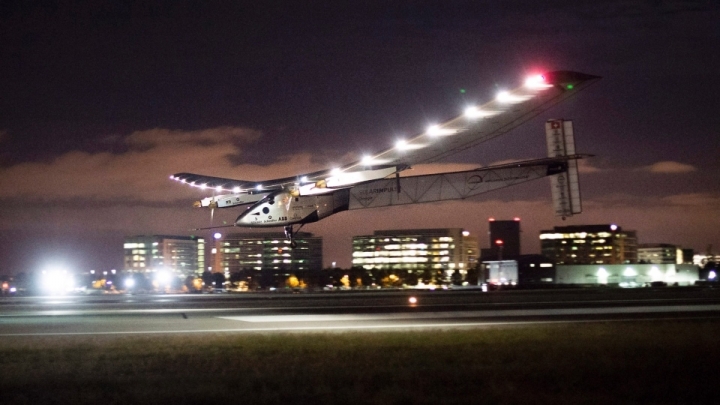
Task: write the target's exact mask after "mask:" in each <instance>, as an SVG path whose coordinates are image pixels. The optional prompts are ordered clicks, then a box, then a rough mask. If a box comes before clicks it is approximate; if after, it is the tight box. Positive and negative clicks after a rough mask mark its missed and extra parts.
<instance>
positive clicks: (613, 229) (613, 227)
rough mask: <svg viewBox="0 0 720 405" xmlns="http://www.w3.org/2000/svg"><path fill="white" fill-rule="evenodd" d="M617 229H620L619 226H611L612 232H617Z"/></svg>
mask: <svg viewBox="0 0 720 405" xmlns="http://www.w3.org/2000/svg"><path fill="white" fill-rule="evenodd" d="M617 228H618V227H617V225H615V224H612V225H610V230H612V231H616V230H617Z"/></svg>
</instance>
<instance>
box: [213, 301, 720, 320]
mask: <svg viewBox="0 0 720 405" xmlns="http://www.w3.org/2000/svg"><path fill="white" fill-rule="evenodd" d="M709 311H720V305H679V306H675V305H673V306H670V305H665V306H656V307H614V308H613V307H610V308H557V309H508V310H493V311H455V312H413V313H410V312H408V313H394V314H357V315H353V314H338V315H332V314H327V315H326V314H321V315H250V316H218V317H217V318H219V319H227V320H231V321H242V322H250V323H279V322H283V323H284V322H345V321H383V320H384V321H390V320H400V319H438V318H442V319H457V318H497V317H516V316H562V315H606V314H649V313H671V312H709Z"/></svg>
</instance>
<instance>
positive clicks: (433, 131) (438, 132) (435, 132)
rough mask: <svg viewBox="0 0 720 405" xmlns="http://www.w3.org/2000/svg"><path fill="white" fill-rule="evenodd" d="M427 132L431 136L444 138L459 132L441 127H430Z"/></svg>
mask: <svg viewBox="0 0 720 405" xmlns="http://www.w3.org/2000/svg"><path fill="white" fill-rule="evenodd" d="M426 132H427V134H428V135H430V136H442V135H452V134H454V133H455V132H457V131H456V130H454V129H449V128H442V127H440V125H430V126H429V127H428V129H427V131H426Z"/></svg>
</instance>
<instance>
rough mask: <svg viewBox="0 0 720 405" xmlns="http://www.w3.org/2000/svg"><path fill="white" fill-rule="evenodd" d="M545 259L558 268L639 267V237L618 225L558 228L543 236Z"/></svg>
mask: <svg viewBox="0 0 720 405" xmlns="http://www.w3.org/2000/svg"><path fill="white" fill-rule="evenodd" d="M540 247H541V250H542V255H543V256H545V257H547V258H550V259H552V260H554V261H555V263H557V264H623V263H637V261H638V253H637V234H636V232H635V231H623V230H622V228H620V227H619V226H617V225H574V226H556V227H554V228H553V229H552V230H547V231H541V232H540Z"/></svg>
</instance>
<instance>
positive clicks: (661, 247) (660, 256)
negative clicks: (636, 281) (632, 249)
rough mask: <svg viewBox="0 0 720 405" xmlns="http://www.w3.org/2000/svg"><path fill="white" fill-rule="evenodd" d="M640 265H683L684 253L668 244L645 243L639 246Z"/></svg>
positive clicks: (677, 247)
mask: <svg viewBox="0 0 720 405" xmlns="http://www.w3.org/2000/svg"><path fill="white" fill-rule="evenodd" d="M638 263H650V264H683V263H684V260H683V251H682V249H680V247H679V246H675V245H670V244H667V243H643V244H640V245H638Z"/></svg>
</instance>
